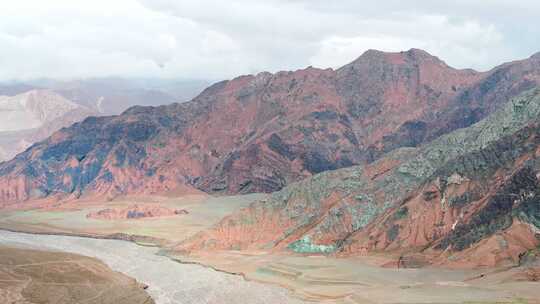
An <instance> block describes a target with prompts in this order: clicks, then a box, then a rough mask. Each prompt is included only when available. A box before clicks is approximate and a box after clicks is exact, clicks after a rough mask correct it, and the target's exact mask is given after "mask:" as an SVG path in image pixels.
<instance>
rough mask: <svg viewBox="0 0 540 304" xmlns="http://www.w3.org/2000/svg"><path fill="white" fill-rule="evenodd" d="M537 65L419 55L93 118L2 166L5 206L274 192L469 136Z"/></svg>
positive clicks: (257, 81) (373, 56) (253, 79)
mask: <svg viewBox="0 0 540 304" xmlns="http://www.w3.org/2000/svg"><path fill="white" fill-rule="evenodd" d="M539 62H540V59H539V58H536V57H532V58H529V59H527V60H524V61H518V62H513V63H509V64H506V65H503V66H501V67H498V68H495V69H494V70H493V71H490V72H488V73H478V72H474V71H472V70H456V69H453V68H451V67H448V66H447V65H446V64H445V63H444V62H442V61H440V60H439V59H438V58H436V57H433V56H431V55H429V54H427V53H425V52H423V51H421V50H415V49H413V50H410V51H407V52H400V53H384V52H378V51H368V52H366V53H365V54H364V55H362V56H361V57H359V58H358V59H357V60H355V61H354V62H352V63H351V64H349V65H346V66H344V67H343V68H341V69H338V70H331V69H327V70H320V69H315V68H307V69H304V70H298V71H295V72H279V73H276V74H270V73H260V74H258V75H255V76H253V75H249V76H242V77H238V78H236V79H233V80H231V81H224V82H220V83H217V84H215V85H213V86H211V87H209V88H208V89H206V90H205V91H204V92H203V93H202V94H201V95H199V96H198V97H197V98H195V99H194V100H193V101H191V102H188V103H184V104H172V105H169V106H161V107H134V108H131V109H129V110H128V111H126V112H124V113H123V114H122V115H119V116H112V117H100V118H89V119H86V120H85V121H83V122H82V123H79V124H75V125H73V126H72V127H70V128H67V129H64V130H61V131H60V132H58V133H56V134H54V135H53V136H52V137H50V138H48V139H46V140H44V141H42V142H40V143H38V144H35V145H34V146H32V147H31V148H30V149H28V150H27V151H25V152H24V153H22V154H20V155H19V156H17V157H16V158H15V159H14V160H12V161H9V162H5V163H2V164H0V185H1V189H2V191H0V202H2V203H14V202H18V201H23V200H28V199H35V198H43V197H50V196H57V195H61V196H69V197H73V198H76V197H79V196H81V195H103V196H108V197H113V196H116V195H122V194H136V193H147V194H151V193H166V192H170V191H177V192H178V191H181V192H193V191H199V190H202V191H205V192H210V193H249V192H273V191H276V190H279V189H282V188H283V187H284V186H285V185H288V184H290V183H291V182H295V181H299V180H302V179H304V178H306V177H310V176H312V175H313V174H317V173H320V172H324V171H328V170H335V169H339V168H344V167H350V166H352V165H357V164H366V163H370V162H372V161H375V160H377V159H379V158H380V157H381V156H383V155H385V154H386V153H388V152H391V151H393V150H395V149H398V148H401V147H417V146H419V145H421V144H423V143H425V142H429V141H431V140H433V139H435V138H437V137H438V136H440V135H441V134H446V133H448V132H450V131H452V130H454V129H457V128H461V127H466V126H469V125H471V124H473V123H475V122H477V121H479V120H480V119H482V118H483V117H485V116H486V115H488V114H489V113H491V112H493V111H494V110H496V109H497V108H499V107H500V106H501V105H502V104H504V101H506V99H504V100H503V99H502V98H500V97H499V96H504V97H506V96H514V95H516V94H518V93H520V92H523V91H525V90H526V89H528V88H529V87H531V86H533V85H535V84H537V82H538V81H539V79H540V77H539V75H540V68H539Z"/></svg>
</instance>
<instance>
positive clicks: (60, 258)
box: [0, 242, 154, 304]
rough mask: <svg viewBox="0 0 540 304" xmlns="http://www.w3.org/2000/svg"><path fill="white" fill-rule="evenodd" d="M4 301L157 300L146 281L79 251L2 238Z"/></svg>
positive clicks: (102, 303) (100, 303)
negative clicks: (21, 245) (52, 249)
mask: <svg viewBox="0 0 540 304" xmlns="http://www.w3.org/2000/svg"><path fill="white" fill-rule="evenodd" d="M0 303H25V304H31V303H36V304H38V303H55V304H72V303H89V304H153V303H154V301H153V300H152V298H151V297H150V296H149V295H148V294H147V293H146V292H145V291H144V285H142V284H140V283H138V282H137V281H135V280H134V279H131V278H129V277H126V276H125V275H122V274H121V273H118V272H114V271H112V270H111V269H110V268H108V267H107V266H106V265H105V264H103V263H102V262H100V261H98V260H96V259H93V258H88V257H84V256H81V255H77V254H71V253H62V252H49V251H41V250H33V249H23V248H17V247H9V246H6V245H5V244H4V243H3V242H0Z"/></svg>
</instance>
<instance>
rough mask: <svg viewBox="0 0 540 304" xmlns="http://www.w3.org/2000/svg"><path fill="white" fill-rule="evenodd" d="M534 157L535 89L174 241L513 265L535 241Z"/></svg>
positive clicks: (539, 96)
mask: <svg viewBox="0 0 540 304" xmlns="http://www.w3.org/2000/svg"><path fill="white" fill-rule="evenodd" d="M539 156H540V90H538V89H535V90H532V91H528V92H526V93H524V94H523V95H521V96H520V97H518V98H515V99H513V100H512V101H511V102H509V103H506V104H505V105H504V106H503V107H502V108H501V109H500V110H498V111H497V112H495V113H493V114H492V115H490V116H488V118H486V119H484V120H482V121H480V122H478V123H476V124H474V125H472V126H470V127H469V128H465V129H460V130H457V131H454V132H452V133H450V134H448V135H444V136H442V137H440V138H438V139H436V140H434V141H433V142H431V143H429V144H427V145H425V146H423V147H421V148H418V149H411V148H405V149H399V150H396V151H394V152H392V153H390V154H389V155H387V156H385V157H383V158H381V159H380V160H378V161H377V162H374V163H372V164H370V165H368V166H355V167H351V168H347V169H341V170H336V171H331V172H325V173H322V174H319V175H315V176H314V177H312V178H308V179H306V180H304V181H301V182H298V183H294V184H291V185H289V186H287V187H286V188H284V189H283V190H281V191H279V192H276V193H274V194H272V196H271V197H270V198H269V199H268V200H266V201H261V202H257V203H254V204H252V205H251V206H250V207H248V208H246V209H243V210H241V211H240V212H238V213H236V214H233V215H231V216H229V217H226V218H224V219H223V220H222V221H221V223H220V224H218V225H217V226H216V227H215V228H213V229H210V230H208V231H204V232H201V233H199V234H198V235H196V236H195V237H193V238H192V239H190V240H188V241H185V242H184V243H183V244H180V245H179V246H178V247H177V248H176V249H177V250H182V251H193V250H201V249H205V250H208V249H235V250H238V249H274V250H284V249H287V250H292V251H295V252H300V253H334V254H339V255H350V254H353V255H354V254H366V253H369V252H376V251H385V252H389V251H397V252H400V253H401V254H402V255H403V256H404V258H403V260H402V263H405V264H408V265H418V264H422V263H435V264H445V265H448V264H450V265H458V266H460V267H462V266H464V265H475V266H477V265H483V266H493V265H498V264H504V263H507V264H510V265H513V264H515V263H519V260H520V258H521V256H522V255H523V254H524V253H526V252H527V251H528V250H530V249H534V248H536V246H538V245H539V244H540V239H539V231H540V205H539V201H540V192H539V189H540V187H539V186H540V185H539V181H538V176H539V175H540V159H539V158H538V157H539ZM418 253H421V254H418ZM405 266H407V265H405Z"/></svg>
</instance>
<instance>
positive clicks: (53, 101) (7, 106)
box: [0, 90, 98, 161]
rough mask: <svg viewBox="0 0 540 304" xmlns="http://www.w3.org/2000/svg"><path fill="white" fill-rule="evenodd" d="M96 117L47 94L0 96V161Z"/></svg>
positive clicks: (72, 103)
mask: <svg viewBox="0 0 540 304" xmlns="http://www.w3.org/2000/svg"><path fill="white" fill-rule="evenodd" d="M96 114H98V113H97V112H96V111H94V110H91V109H89V108H87V107H84V106H81V105H79V104H76V103H74V102H72V101H70V100H68V99H66V98H64V97H63V96H61V95H59V94H57V93H54V92H53V91H50V90H31V91H28V92H26V93H22V94H18V95H15V96H0V161H2V160H7V159H9V158H12V157H13V156H15V155H16V154H17V153H19V152H22V151H24V149H26V148H27V147H28V146H30V145H31V144H32V143H34V142H36V141H39V140H42V139H45V138H47V137H49V136H50V135H51V134H52V133H54V132H55V131H57V130H59V129H61V128H63V127H68V126H70V125H72V124H73V123H75V122H78V121H80V120H82V119H84V118H86V117H88V116H89V115H96Z"/></svg>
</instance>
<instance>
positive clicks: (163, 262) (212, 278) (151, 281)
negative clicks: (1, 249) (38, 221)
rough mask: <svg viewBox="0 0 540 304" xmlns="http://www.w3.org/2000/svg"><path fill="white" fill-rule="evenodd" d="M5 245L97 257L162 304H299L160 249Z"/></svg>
mask: <svg viewBox="0 0 540 304" xmlns="http://www.w3.org/2000/svg"><path fill="white" fill-rule="evenodd" d="M0 245H10V246H20V247H27V248H32V249H42V250H48V251H63V252H71V253H76V254H81V255H85V256H89V257H95V258H97V259H99V260H101V261H103V262H104V263H105V264H107V265H108V266H109V267H110V268H111V269H113V270H115V271H118V272H121V273H124V274H126V275H128V276H130V277H132V278H135V279H136V280H137V281H139V282H142V283H145V284H147V285H148V286H149V288H148V289H147V292H148V293H149V294H150V296H152V298H153V299H154V300H155V302H156V303H158V304H172V303H174V304H176V303H178V304H204V303H208V304H227V303H231V304H232V303H235V304H243V303H245V304H248V303H249V304H259V303H260V304H281V303H283V304H289V303H291V304H293V303H303V302H302V301H300V300H298V299H296V298H292V297H291V295H290V293H289V291H288V290H286V289H283V288H280V287H278V286H273V285H266V284H261V283H257V282H250V281H246V280H244V279H243V278H242V277H241V276H237V275H231V274H227V273H222V272H218V271H215V270H212V269H209V268H205V267H203V266H199V265H192V264H181V263H178V262H175V261H173V260H171V259H169V258H167V257H165V256H160V255H156V253H157V252H158V248H153V247H143V246H138V245H136V244H134V243H130V242H125V241H119V240H102V239H92V238H81V237H72V236H58V235H34V234H26V233H15V232H7V231H0Z"/></svg>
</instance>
